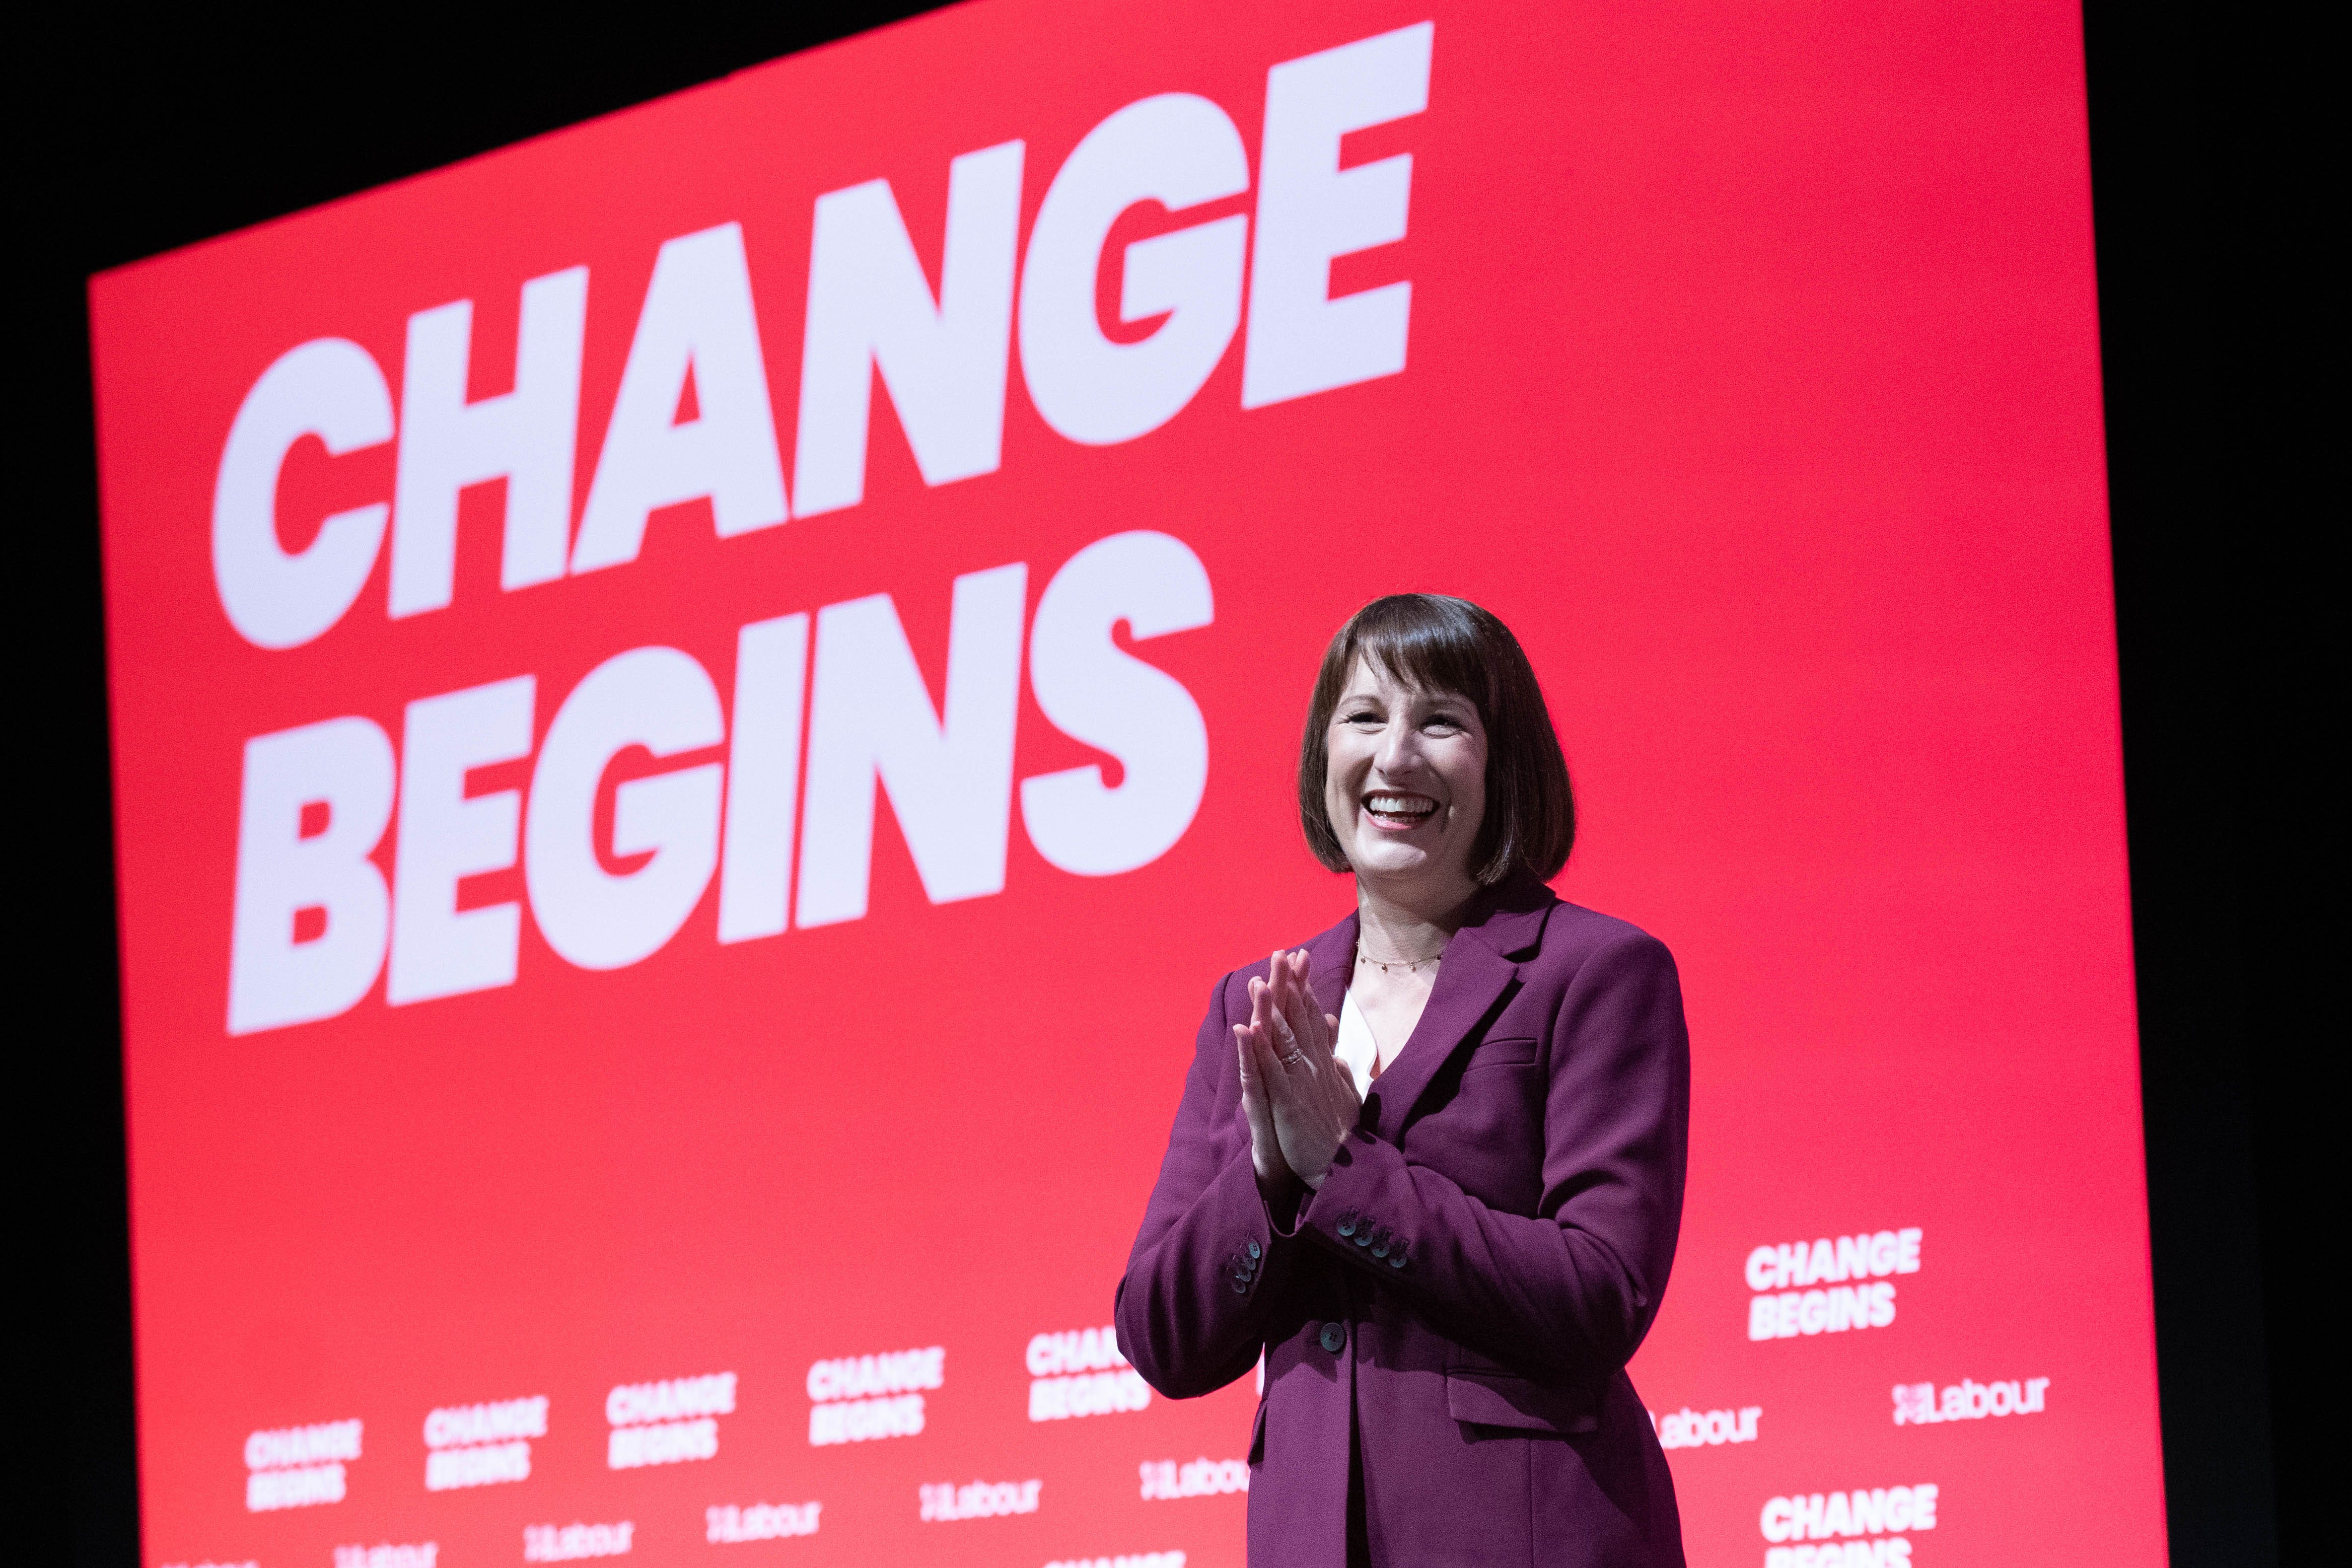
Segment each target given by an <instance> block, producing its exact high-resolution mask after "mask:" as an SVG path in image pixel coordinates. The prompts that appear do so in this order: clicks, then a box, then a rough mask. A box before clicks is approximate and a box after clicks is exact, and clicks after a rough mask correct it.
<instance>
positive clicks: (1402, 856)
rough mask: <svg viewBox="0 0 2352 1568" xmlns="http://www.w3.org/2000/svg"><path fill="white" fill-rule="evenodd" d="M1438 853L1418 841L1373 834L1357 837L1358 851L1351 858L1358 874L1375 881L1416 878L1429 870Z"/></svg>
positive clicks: (1349, 860)
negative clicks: (1371, 835) (1405, 840)
mask: <svg viewBox="0 0 2352 1568" xmlns="http://www.w3.org/2000/svg"><path fill="white" fill-rule="evenodd" d="M1433 859H1434V857H1433V856H1432V855H1431V854H1430V853H1429V851H1428V850H1426V849H1424V848H1423V847H1421V846H1420V845H1418V844H1413V843H1410V842H1399V841H1398V840H1396V839H1393V838H1370V836H1367V837H1364V838H1359V839H1358V840H1357V841H1356V852H1355V853H1354V854H1353V855H1350V856H1349V858H1348V862H1349V865H1351V866H1353V867H1354V868H1356V875H1358V876H1360V877H1369V878H1370V879H1373V880H1375V881H1379V880H1382V879H1389V878H1407V879H1409V878H1413V877H1419V876H1422V875H1423V874H1425V873H1426V872H1427V871H1428V870H1429V868H1430V866H1431V864H1432V863H1433Z"/></svg>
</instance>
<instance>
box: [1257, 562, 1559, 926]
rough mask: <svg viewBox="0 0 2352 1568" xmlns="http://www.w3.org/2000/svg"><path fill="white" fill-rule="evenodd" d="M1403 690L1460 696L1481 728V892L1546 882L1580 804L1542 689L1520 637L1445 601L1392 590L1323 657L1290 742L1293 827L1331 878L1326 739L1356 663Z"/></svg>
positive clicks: (1473, 860) (1333, 838)
mask: <svg viewBox="0 0 2352 1568" xmlns="http://www.w3.org/2000/svg"><path fill="white" fill-rule="evenodd" d="M1359 657H1362V658H1367V659H1370V661H1371V662H1372V663H1373V664H1374V665H1375V666H1376V667H1377V668H1380V669H1381V670H1382V671H1384V672H1385V673H1387V674H1388V675H1390V676H1391V677H1393V678H1395V679H1398V680H1400V681H1402V682H1403V683H1405V684H1406V685H1409V686H1413V687H1417V688H1419V689H1422V690H1423V691H1450V692H1453V693H1454V694H1455V695H1457V696H1460V697H1465V698H1467V699H1468V700H1470V701H1471V702H1472V703H1474V704H1475V705H1476V707H1477V710H1478V719H1479V721H1480V722H1481V723H1483V724H1485V725H1486V818H1485V820H1484V821H1482V822H1481V823H1480V824H1479V825H1478V838H1477V841H1476V842H1475V844H1473V845H1472V846H1471V847H1470V872H1471V875H1472V876H1474V877H1475V878H1476V879H1478V881H1479V882H1481V883H1482V884H1491V883H1495V882H1499V881H1501V880H1502V879H1504V878H1505V877H1507V876H1509V875H1511V874H1512V873H1513V872H1519V873H1522V874H1524V875H1526V876H1529V877H1532V878H1534V879H1536V880H1538V881H1549V880H1550V879H1552V878H1554V877H1556V876H1558V875H1559V868H1561V867H1562V866H1565V865H1567V864H1568V852H1569V849H1570V847H1571V846H1573V845H1574V844H1575V842H1576V797H1575V795H1574V794H1573V793H1571V792H1570V788H1569V784H1568V762H1567V759H1566V758H1564V757H1562V756H1561V755H1560V751H1559V734H1558V733H1557V732H1556V731H1554V730H1553V729H1552V725H1551V710H1549V709H1548V708H1547V707H1545V706H1544V695H1543V688H1542V687H1541V686H1539V685H1538V684H1537V682H1536V672H1535V669H1534V667H1533V666H1531V665H1529V664H1528V656H1527V654H1526V653H1525V652H1524V651H1522V650H1521V648H1520V647H1519V639H1518V638H1517V637H1513V636H1512V635H1511V629H1510V628H1509V627H1508V626H1505V625H1504V624H1503V623H1502V622H1501V621H1499V620H1497V619H1496V617H1495V616H1493V615H1492V614H1490V613H1489V612H1487V611H1486V610H1482V609H1480V608H1479V607H1478V606H1477V605H1474V604H1472V603H1471V602H1470V601H1469V600H1467V599H1456V598H1454V597H1452V596H1450V595H1444V594H1391V595H1389V596H1388V597H1386V598H1384V599H1374V600H1373V601H1372V602H1371V603H1370V604H1369V605H1365V606H1364V607H1363V608H1362V609H1360V610H1358V611H1357V612H1356V613H1355V614H1354V615H1352V616H1349V617H1348V624H1347V625H1345V626H1341V627H1340V628H1339V632H1338V633H1337V635H1335V636H1334V637H1332V638H1331V646H1330V647H1328V648H1325V649H1324V650H1323V668H1321V669H1320V670H1318V672H1317V673H1316V676H1315V698H1314V701H1313V704H1312V705H1311V706H1310V707H1309V709H1308V710H1307V733H1306V734H1305V735H1304V736H1303V737H1302V738H1301V739H1300V741H1299V744H1298V825H1299V826H1301V827H1303V828H1305V829H1306V831H1307V847H1308V848H1310V849H1312V850H1314V851H1315V858H1317V859H1318V860H1320V861H1322V862H1323V864H1324V866H1325V867H1326V868H1328V869H1330V870H1333V871H1344V870H1346V869H1348V857H1347V855H1346V853H1345V852H1344V851H1342V850H1341V849H1340V847H1339V835H1337V834H1336V833H1334V832H1333V831H1332V830H1331V818H1330V816H1329V813H1328V810H1327V809H1326V808H1325V806H1324V804H1323V784H1324V779H1325V775H1326V774H1327V773H1328V771H1329V767H1330V756H1329V751H1328V746H1327V744H1326V742H1325V738H1324V737H1325V735H1326V734H1327V733H1328V731H1329V729H1330V726H1331V714H1332V711H1333V710H1335V709H1337V708H1338V707H1339V694H1340V693H1341V692H1343V691H1345V690H1346V689H1347V688H1348V678H1349V676H1350V675H1351V674H1353V673H1354V671H1355V668H1356V660H1357V658H1359Z"/></svg>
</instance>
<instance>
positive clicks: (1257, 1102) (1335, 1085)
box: [1234, 951, 1363, 1192]
mask: <svg viewBox="0 0 2352 1568" xmlns="http://www.w3.org/2000/svg"><path fill="white" fill-rule="evenodd" d="M1266 976H1267V977H1266V978H1265V979H1264V980H1253V981H1251V982H1250V1021H1249V1022H1248V1023H1246V1024H1236V1025H1234V1041H1235V1045H1236V1047H1237V1048H1238V1049H1239V1051H1240V1054H1241V1076H1242V1109H1243V1112H1244V1115H1245V1116H1247V1118H1248V1119H1249V1127H1250V1161H1251V1164H1252V1165H1253V1167H1254V1168H1255V1171H1256V1172H1257V1177H1258V1184H1259V1186H1260V1188H1261V1189H1263V1190H1266V1191H1269V1192H1270V1191H1271V1190H1272V1188H1273V1185H1274V1184H1276V1183H1278V1182H1279V1181H1280V1180H1281V1178H1282V1173H1283V1172H1285V1171H1287V1172H1288V1173H1291V1174H1293V1175H1296V1176H1297V1178H1298V1179H1299V1180H1300V1181H1302V1182H1304V1183H1306V1184H1307V1186H1309V1187H1310V1188H1312V1187H1320V1186H1321V1185H1322V1184H1323V1177H1324V1175H1325V1173H1327V1172H1328V1171H1329V1170H1330V1168H1331V1158H1332V1156H1333V1155H1334V1154H1336V1153H1338V1152H1339V1143H1340V1141H1341V1140H1342V1139H1344V1138H1346V1137H1347V1135H1348V1133H1349V1131H1351V1130H1352V1129H1353V1128H1354V1127H1355V1125H1356V1119H1357V1116H1358V1115H1359V1114H1360V1111H1361V1110H1362V1104H1363V1102H1362V1099H1361V1097H1360V1096H1359V1095H1358V1094H1357V1092H1356V1080H1355V1076H1354V1074H1352V1073H1350V1072H1349V1070H1348V1068H1347V1064H1345V1063H1344V1062H1342V1061H1340V1060H1339V1058H1338V1056H1337V1055H1336V1054H1335V1047H1337V1045H1338V1042H1339V1019H1337V1018H1335V1017H1333V1016H1331V1015H1330V1014H1328V1013H1326V1012H1324V1011H1323V1010H1322V1009H1321V1008H1320V1007H1318V1006H1317V1005H1316V1003H1315V996H1314V993H1312V992H1311V991H1309V990H1308V989H1307V954H1306V952H1304V951H1300V952H1277V953H1276V954H1275V955H1274V962H1273V963H1271V964H1270V965H1268V967H1267V971H1266Z"/></svg>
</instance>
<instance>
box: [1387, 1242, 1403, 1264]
mask: <svg viewBox="0 0 2352 1568" xmlns="http://www.w3.org/2000/svg"><path fill="white" fill-rule="evenodd" d="M1389 1267H1390V1268H1403V1267H1404V1248H1403V1247H1398V1248H1397V1249H1396V1250H1395V1251H1394V1252H1391V1253H1390V1254H1389Z"/></svg>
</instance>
